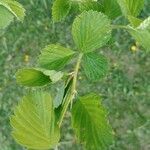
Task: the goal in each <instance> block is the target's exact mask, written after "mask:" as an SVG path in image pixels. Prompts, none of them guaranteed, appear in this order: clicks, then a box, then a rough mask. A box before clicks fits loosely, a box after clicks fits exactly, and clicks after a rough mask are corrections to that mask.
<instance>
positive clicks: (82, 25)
mask: <svg viewBox="0 0 150 150" xmlns="http://www.w3.org/2000/svg"><path fill="white" fill-rule="evenodd" d="M72 35H73V39H74V42H75V44H76V45H77V47H78V49H79V51H81V52H84V53H85V52H90V51H94V50H96V49H98V48H100V47H102V46H104V45H105V44H106V43H107V42H108V41H109V39H110V37H111V29H110V20H109V19H108V18H107V16H105V15H104V14H102V13H100V12H97V11H92V10H90V11H84V12H83V13H81V15H79V16H77V18H76V19H75V20H74V23H73V26H72Z"/></svg>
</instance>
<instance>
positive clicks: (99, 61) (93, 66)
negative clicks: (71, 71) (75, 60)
mask: <svg viewBox="0 0 150 150" xmlns="http://www.w3.org/2000/svg"><path fill="white" fill-rule="evenodd" d="M82 67H83V70H84V72H85V75H86V76H87V78H88V79H89V80H92V81H96V80H99V79H101V78H102V77H104V76H105V75H106V73H107V70H108V62H107V59H106V58H105V57H104V56H103V55H100V54H97V53H95V52H91V53H86V54H85V55H84V56H83V60H82Z"/></svg>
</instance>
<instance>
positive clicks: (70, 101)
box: [10, 0, 150, 150]
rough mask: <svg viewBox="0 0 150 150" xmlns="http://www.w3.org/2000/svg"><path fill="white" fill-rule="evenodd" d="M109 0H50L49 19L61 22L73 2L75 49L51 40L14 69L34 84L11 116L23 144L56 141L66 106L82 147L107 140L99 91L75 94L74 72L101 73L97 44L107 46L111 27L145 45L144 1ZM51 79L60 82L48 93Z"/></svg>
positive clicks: (148, 23)
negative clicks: (29, 63)
mask: <svg viewBox="0 0 150 150" xmlns="http://www.w3.org/2000/svg"><path fill="white" fill-rule="evenodd" d="M108 1H109V3H108ZM108 1H107V2H106V0H101V1H94V0H81V1H76V0H73V1H70V0H55V2H54V4H53V8H52V14H53V20H54V21H60V20H61V19H62V18H64V17H65V16H66V15H67V14H68V13H69V12H70V10H71V8H74V6H77V10H80V12H81V14H79V15H78V16H77V17H76V18H75V19H74V22H73V24H72V31H71V33H72V37H73V41H74V43H75V45H76V47H75V50H74V49H73V48H70V47H64V46H62V45H60V44H50V45H48V46H46V47H45V48H44V49H43V50H41V53H40V55H39V57H38V62H37V66H35V67H32V68H23V69H20V70H19V71H18V72H17V73H16V78H17V82H18V83H19V84H21V85H23V86H26V87H30V88H32V89H36V92H31V93H30V94H27V95H26V96H25V97H24V98H23V99H22V100H21V102H20V103H19V104H18V106H17V107H16V109H15V111H14V115H13V116H12V117H11V118H10V122H11V125H12V127H13V131H12V134H13V136H14V138H15V139H16V141H17V142H18V143H20V144H21V145H23V146H25V147H26V148H29V149H49V148H54V147H55V146H56V145H57V144H58V143H59V141H60V129H61V126H62V123H63V119H64V116H65V114H66V112H67V110H68V108H69V106H70V108H71V120H72V127H73V129H74V131H75V134H76V136H77V139H78V141H79V142H80V143H82V144H83V145H84V146H85V147H86V149H87V150H104V149H107V148H108V147H109V145H110V144H111V143H112V141H113V135H112V129H111V126H110V125H109V122H108V119H107V111H106V110H105V108H104V107H103V106H102V104H101V98H100V97H99V95H97V94H94V93H92V94H87V95H85V96H81V97H80V96H79V95H78V94H77V91H78V89H77V82H78V73H79V71H80V70H81V71H83V72H84V74H85V76H86V77H87V80H90V81H91V82H95V81H98V80H100V79H102V78H103V77H105V76H106V74H107V71H108V61H107V58H106V57H105V56H104V55H103V54H100V53H99V52H98V49H99V50H100V49H101V48H103V47H104V46H106V45H107V43H108V42H109V40H110V39H111V32H112V30H113V29H118V28H123V29H125V30H127V31H128V32H129V33H130V34H131V35H132V36H133V37H134V38H135V39H136V40H137V41H138V42H139V43H140V44H141V45H142V46H143V47H144V48H145V49H149V47H150V45H149V39H150V19H149V18H147V19H146V20H144V21H142V20H140V19H139V18H137V16H138V15H139V13H140V11H141V10H142V8H143V5H144V1H143V0H142V1H141V0H108ZM120 15H124V16H125V18H126V19H128V21H129V24H128V25H127V26H123V25H114V24H113V19H114V18H117V17H118V16H120ZM18 16H20V15H18ZM145 37H147V39H146V40H145V39H144V38H145ZM72 60H74V61H72ZM71 62H75V64H73V65H74V67H73V69H72V70H71V71H69V72H64V70H65V66H66V65H68V64H70V65H72V63H71ZM55 83H60V84H59V90H58V91H57V92H56V93H55V96H53V93H52V92H51V91H48V90H46V89H45V87H48V86H52V85H54V84H55Z"/></svg>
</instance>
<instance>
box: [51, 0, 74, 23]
mask: <svg viewBox="0 0 150 150" xmlns="http://www.w3.org/2000/svg"><path fill="white" fill-rule="evenodd" d="M70 8H71V1H70V0H55V1H54V3H53V7H52V16H53V20H54V21H60V20H61V19H63V18H64V17H66V16H67V14H68V13H69V10H70Z"/></svg>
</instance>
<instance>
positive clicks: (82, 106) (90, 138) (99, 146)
mask: <svg viewBox="0 0 150 150" xmlns="http://www.w3.org/2000/svg"><path fill="white" fill-rule="evenodd" d="M106 115H107V112H106V110H105V109H104V108H103V106H102V104H101V102H100V97H99V96H97V95H96V94H89V95H86V96H83V97H81V98H80V99H79V100H77V102H76V103H75V104H74V105H73V109H72V125H73V128H74V130H75V133H76V135H77V138H78V139H79V141H80V142H81V143H83V144H84V145H85V147H86V149H87V150H105V149H106V148H108V147H109V145H110V144H111V143H112V140H113V138H112V129H111V127H110V125H109V123H108V120H107V117H106Z"/></svg>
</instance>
